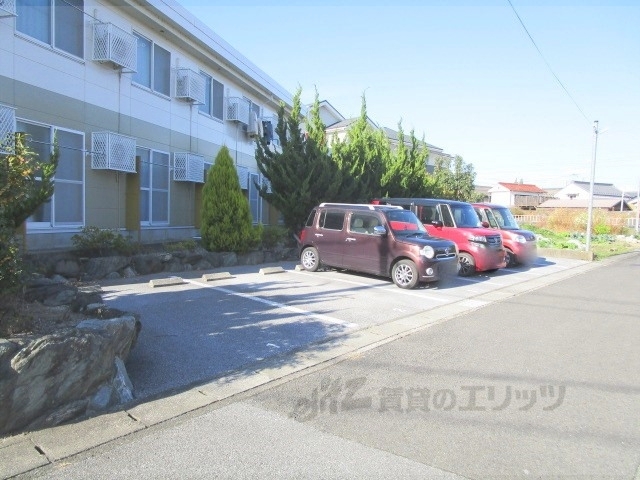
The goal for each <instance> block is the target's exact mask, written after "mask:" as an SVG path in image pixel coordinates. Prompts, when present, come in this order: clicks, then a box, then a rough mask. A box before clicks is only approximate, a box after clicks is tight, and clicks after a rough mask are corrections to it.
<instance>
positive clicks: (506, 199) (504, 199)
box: [490, 190, 514, 207]
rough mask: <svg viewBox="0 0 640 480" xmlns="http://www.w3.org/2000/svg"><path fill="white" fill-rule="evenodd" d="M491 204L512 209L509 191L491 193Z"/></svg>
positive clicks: (511, 196)
mask: <svg viewBox="0 0 640 480" xmlns="http://www.w3.org/2000/svg"><path fill="white" fill-rule="evenodd" d="M490 195H491V203H497V204H498V205H503V206H505V207H512V206H513V204H514V202H513V195H512V193H511V192H510V191H509V190H500V191H495V192H491V193H490Z"/></svg>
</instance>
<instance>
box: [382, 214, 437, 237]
mask: <svg viewBox="0 0 640 480" xmlns="http://www.w3.org/2000/svg"><path fill="white" fill-rule="evenodd" d="M385 215H386V217H387V222H389V228H391V230H392V231H393V233H394V234H396V235H404V236H409V235H428V233H427V230H426V228H424V225H422V223H421V222H420V220H418V217H416V215H415V214H414V213H413V212H411V211H409V210H390V211H388V212H386V213H385Z"/></svg>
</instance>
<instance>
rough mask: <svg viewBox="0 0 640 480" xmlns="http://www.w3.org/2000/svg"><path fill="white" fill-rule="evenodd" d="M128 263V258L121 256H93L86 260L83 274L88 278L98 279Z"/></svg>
mask: <svg viewBox="0 0 640 480" xmlns="http://www.w3.org/2000/svg"><path fill="white" fill-rule="evenodd" d="M128 265H129V258H128V257H123V256H113V257H95V258H90V259H89V260H87V263H86V265H85V275H86V278H87V279H90V280H100V279H101V278H104V277H106V276H107V275H109V274H110V273H112V272H118V271H120V270H122V269H123V268H124V267H126V266H128Z"/></svg>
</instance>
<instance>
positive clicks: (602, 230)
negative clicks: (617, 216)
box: [593, 223, 611, 235]
mask: <svg viewBox="0 0 640 480" xmlns="http://www.w3.org/2000/svg"><path fill="white" fill-rule="evenodd" d="M593 233H595V234H596V235H609V234H610V233H611V227H610V226H609V225H606V224H604V223H598V224H597V225H596V226H595V227H594V228H593Z"/></svg>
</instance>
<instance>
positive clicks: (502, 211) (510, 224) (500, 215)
mask: <svg viewBox="0 0 640 480" xmlns="http://www.w3.org/2000/svg"><path fill="white" fill-rule="evenodd" d="M491 211H492V212H493V215H494V216H495V217H496V222H498V226H499V227H500V228H502V229H504V230H518V229H519V228H520V226H519V225H518V222H516V219H515V218H513V215H512V214H511V211H510V210H509V209H508V208H505V207H501V208H492V209H491Z"/></svg>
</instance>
